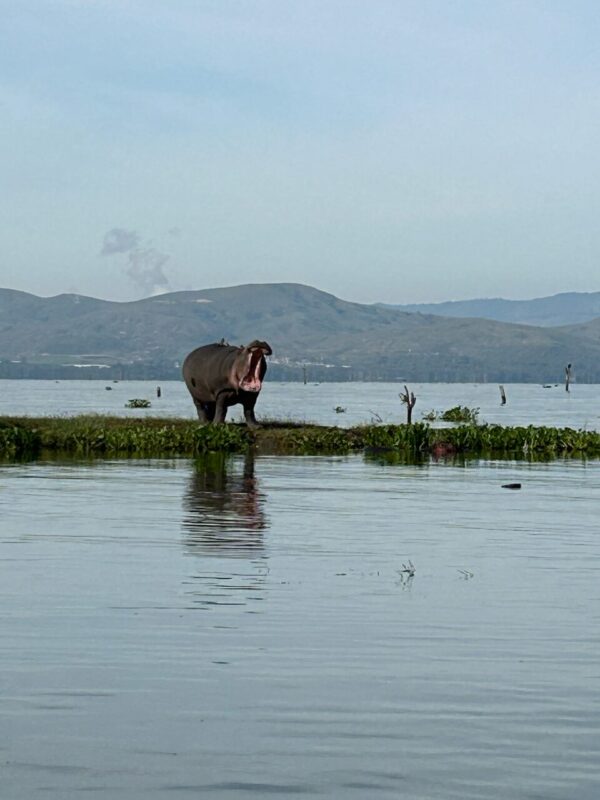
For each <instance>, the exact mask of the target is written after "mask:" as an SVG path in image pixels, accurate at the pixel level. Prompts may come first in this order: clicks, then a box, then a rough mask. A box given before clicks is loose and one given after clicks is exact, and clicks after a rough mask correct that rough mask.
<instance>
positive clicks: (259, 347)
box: [246, 339, 273, 356]
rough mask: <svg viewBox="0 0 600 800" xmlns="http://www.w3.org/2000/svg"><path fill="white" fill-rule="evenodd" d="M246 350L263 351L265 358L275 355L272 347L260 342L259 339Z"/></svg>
mask: <svg viewBox="0 0 600 800" xmlns="http://www.w3.org/2000/svg"><path fill="white" fill-rule="evenodd" d="M246 350H250V351H252V350H262V352H263V355H265V356H270V355H273V351H272V350H271V345H270V344H268V343H267V342H260V341H259V340H258V339H254V341H253V342H250V344H249V345H247V347H246Z"/></svg>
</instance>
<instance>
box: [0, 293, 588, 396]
mask: <svg viewBox="0 0 600 800" xmlns="http://www.w3.org/2000/svg"><path fill="white" fill-rule="evenodd" d="M569 302H570V301H569V299H568V298H567V299H564V300H563V301H562V307H563V311H564V318H568V311H569V308H568V304H569ZM592 310H593V309H592ZM590 313H591V311H590ZM257 338H258V339H260V340H262V341H267V342H268V343H269V345H270V346H271V348H272V350H273V357H272V358H271V359H270V360H269V374H268V379H270V380H275V381H304V380H306V381H308V382H314V383H316V382H319V383H320V382H323V381H397V382H399V383H400V382H401V383H416V382H419V383H426V382H461V383H465V382H466V383H482V382H490V383H557V382H562V380H563V378H564V369H565V366H566V365H567V364H572V365H573V373H572V380H573V381H577V382H579V383H598V382H600V317H599V318H595V319H587V320H586V321H584V322H580V323H577V324H567V325H561V326H558V327H547V326H546V327H542V326H536V325H533V324H513V323H508V322H500V321H498V320H492V319H481V318H473V317H470V318H460V317H444V316H439V315H434V314H423V313H407V312H405V311H402V310H398V309H394V308H386V307H382V306H377V305H365V304H361V303H349V302H346V301H344V300H340V299H339V298H337V297H335V296H334V295H331V294H328V293H326V292H321V291H319V290H317V289H314V288H312V287H310V286H302V285H300V284H253V285H248V286H233V287H227V288H223V289H206V290H199V291H189V292H172V293H169V294H164V295H159V296H156V297H149V298H146V299H144V300H139V301H136V302H131V303H116V302H110V301H105V300H98V299H95V298H90V297H83V296H81V295H73V294H70V295H66V294H65V295H58V296H56V297H47V298H43V297H36V296H35V295H31V294H27V293H26V292H16V291H13V290H8V289H0V378H45V379H50V380H64V379H73V378H90V379H100V380H133V379H136V380H139V379H148V380H179V379H180V377H181V373H180V367H179V365H180V364H181V363H182V361H183V359H184V358H185V356H186V355H187V354H188V353H189V352H191V351H192V350H193V349H195V348H196V347H198V346H199V345H202V344H208V343H210V342H218V341H221V340H222V339H223V340H226V341H228V342H229V343H231V344H235V345H245V344H247V343H248V342H251V341H252V340H254V339H257Z"/></svg>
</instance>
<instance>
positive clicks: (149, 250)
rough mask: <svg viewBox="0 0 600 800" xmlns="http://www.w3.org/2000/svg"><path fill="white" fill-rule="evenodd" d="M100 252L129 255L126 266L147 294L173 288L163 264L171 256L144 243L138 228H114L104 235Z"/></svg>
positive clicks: (102, 254) (127, 271) (124, 268)
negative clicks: (133, 229) (170, 286)
mask: <svg viewBox="0 0 600 800" xmlns="http://www.w3.org/2000/svg"><path fill="white" fill-rule="evenodd" d="M100 255H101V256H115V255H125V256H127V263H126V264H125V265H124V266H123V270H124V272H125V274H126V275H127V276H128V277H129V278H130V279H131V280H132V282H133V283H134V284H135V286H137V288H138V289H140V290H141V291H142V292H144V294H145V295H149V294H155V293H157V292H159V291H161V290H163V291H164V290H165V289H168V288H169V279H168V278H167V276H166V275H165V273H164V270H163V267H164V265H165V264H166V263H167V261H168V260H169V258H170V256H168V255H167V254H166V253H161V252H160V250H157V249H156V248H155V247H152V246H147V245H144V244H143V243H142V239H141V237H140V235H139V234H138V233H137V232H136V231H129V230H126V229H125V228H112V229H111V230H110V231H108V232H107V233H106V234H105V235H104V239H103V240H102V248H101V250H100Z"/></svg>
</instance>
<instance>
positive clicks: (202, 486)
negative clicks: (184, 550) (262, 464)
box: [182, 453, 266, 556]
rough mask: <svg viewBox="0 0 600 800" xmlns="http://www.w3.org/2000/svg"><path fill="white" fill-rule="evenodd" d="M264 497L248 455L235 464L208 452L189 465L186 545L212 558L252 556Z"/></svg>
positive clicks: (259, 543)
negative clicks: (241, 461)
mask: <svg viewBox="0 0 600 800" xmlns="http://www.w3.org/2000/svg"><path fill="white" fill-rule="evenodd" d="M264 504H265V496H264V495H263V494H262V493H261V491H260V489H259V485H258V481H257V479H256V477H255V475H254V454H253V453H248V455H246V456H245V458H244V461H243V467H242V470H241V471H240V462H239V460H234V459H232V458H231V456H226V455H224V454H223V453H208V454H207V455H205V456H203V457H202V458H199V459H198V460H197V461H195V463H194V467H193V470H192V473H191V475H190V479H189V483H188V486H187V489H186V493H185V495H184V498H183V509H184V510H183V520H182V525H183V529H184V531H185V543H186V546H187V547H188V548H189V549H190V550H192V551H194V552H196V553H205V554H212V555H224V554H229V555H241V556H248V555H256V553H257V552H260V551H262V549H263V547H264V541H263V533H262V531H263V530H264V528H265V527H266V519H265V512H264Z"/></svg>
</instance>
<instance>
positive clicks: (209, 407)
mask: <svg viewBox="0 0 600 800" xmlns="http://www.w3.org/2000/svg"><path fill="white" fill-rule="evenodd" d="M194 405H195V406H196V412H197V414H198V419H199V420H200V422H201V423H202V424H203V425H206V424H207V423H209V422H212V421H213V419H214V416H215V403H202V402H201V401H200V400H196V398H194Z"/></svg>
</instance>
